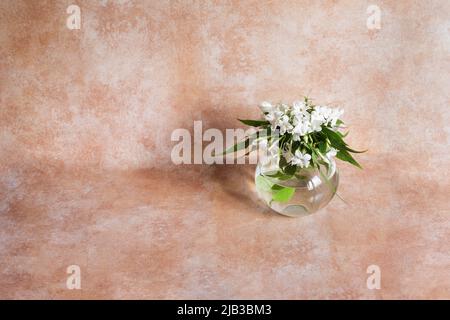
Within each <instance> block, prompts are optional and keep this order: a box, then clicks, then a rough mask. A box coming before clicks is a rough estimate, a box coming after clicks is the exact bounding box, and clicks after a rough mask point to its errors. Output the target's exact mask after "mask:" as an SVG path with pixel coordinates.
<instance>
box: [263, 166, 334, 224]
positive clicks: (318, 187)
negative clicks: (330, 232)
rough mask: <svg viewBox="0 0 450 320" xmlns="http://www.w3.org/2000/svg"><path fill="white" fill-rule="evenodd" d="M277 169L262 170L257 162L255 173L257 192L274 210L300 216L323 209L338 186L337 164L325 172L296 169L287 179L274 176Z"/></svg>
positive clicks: (324, 168) (310, 168) (322, 170)
mask: <svg viewBox="0 0 450 320" xmlns="http://www.w3.org/2000/svg"><path fill="white" fill-rule="evenodd" d="M276 172H277V170H273V168H272V169H271V170H265V167H264V166H263V165H261V163H259V164H258V165H257V167H256V171H255V183H256V191H257V193H258V196H259V198H261V199H262V200H263V201H264V202H265V203H266V204H267V205H268V206H269V207H270V208H271V209H273V210H274V211H276V212H278V213H280V214H283V215H286V216H290V217H300V216H305V215H309V214H312V213H314V212H316V211H318V210H319V209H321V208H323V207H325V206H326V205H327V204H328V203H329V202H330V201H331V199H332V198H333V196H334V195H335V193H336V191H337V187H338V184H339V174H338V172H337V169H336V164H335V163H334V162H332V163H331V164H330V166H329V167H328V169H327V168H326V166H323V167H321V168H320V171H319V170H318V169H317V168H313V167H308V168H298V169H297V171H296V172H295V174H294V175H293V176H292V178H290V179H285V178H277V177H275V176H276V175H275V174H274V173H276Z"/></svg>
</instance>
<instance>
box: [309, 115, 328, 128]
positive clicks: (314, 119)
mask: <svg viewBox="0 0 450 320" xmlns="http://www.w3.org/2000/svg"><path fill="white" fill-rule="evenodd" d="M324 123H325V119H324V117H323V115H322V114H320V112H316V111H313V112H312V113H311V130H312V131H321V130H322V125H323V124H324Z"/></svg>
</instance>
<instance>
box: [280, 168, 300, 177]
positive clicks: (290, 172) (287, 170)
mask: <svg viewBox="0 0 450 320" xmlns="http://www.w3.org/2000/svg"><path fill="white" fill-rule="evenodd" d="M283 171H284V173H285V174H286V175H288V176H293V175H294V174H295V171H297V166H295V165H288V166H286V167H285V168H284V170H283Z"/></svg>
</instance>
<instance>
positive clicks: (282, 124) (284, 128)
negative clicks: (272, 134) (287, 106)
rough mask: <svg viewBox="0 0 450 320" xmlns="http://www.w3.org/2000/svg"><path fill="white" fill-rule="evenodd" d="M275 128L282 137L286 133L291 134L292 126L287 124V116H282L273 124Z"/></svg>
mask: <svg viewBox="0 0 450 320" xmlns="http://www.w3.org/2000/svg"><path fill="white" fill-rule="evenodd" d="M274 126H275V128H276V127H279V128H280V134H281V135H283V134H285V133H286V132H289V133H290V132H291V131H292V129H294V126H293V125H292V124H291V123H290V122H289V117H288V116H287V115H282V116H281V118H280V119H279V120H278V121H277V122H276V123H275V124H274Z"/></svg>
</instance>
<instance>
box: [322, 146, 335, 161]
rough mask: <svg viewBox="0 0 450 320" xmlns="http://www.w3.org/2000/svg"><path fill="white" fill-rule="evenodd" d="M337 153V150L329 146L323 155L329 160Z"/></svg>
mask: <svg viewBox="0 0 450 320" xmlns="http://www.w3.org/2000/svg"><path fill="white" fill-rule="evenodd" d="M336 155H337V150H336V149H335V148H331V149H330V150H329V151H328V152H327V154H326V155H325V157H327V159H328V160H331V159H332V158H333V157H336Z"/></svg>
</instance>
